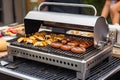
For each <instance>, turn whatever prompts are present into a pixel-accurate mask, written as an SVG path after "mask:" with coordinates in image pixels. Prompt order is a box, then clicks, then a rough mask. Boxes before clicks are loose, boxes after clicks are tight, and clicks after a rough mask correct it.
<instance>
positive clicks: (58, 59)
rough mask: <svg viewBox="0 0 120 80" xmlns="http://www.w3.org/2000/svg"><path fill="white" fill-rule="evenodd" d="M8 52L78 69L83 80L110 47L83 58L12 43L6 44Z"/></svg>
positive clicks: (106, 55) (110, 49) (106, 53)
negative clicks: (31, 48)
mask: <svg viewBox="0 0 120 80" xmlns="http://www.w3.org/2000/svg"><path fill="white" fill-rule="evenodd" d="M8 52H9V54H10V55H12V56H13V57H14V56H17V57H22V58H27V59H31V60H35V61H39V62H44V63H47V64H52V65H56V66H60V67H64V68H68V69H71V70H75V71H78V72H79V73H80V75H81V76H82V77H81V79H83V80H84V79H85V78H86V77H87V76H86V74H89V69H91V68H92V67H94V66H95V65H97V64H98V63H99V62H102V61H103V60H104V59H106V58H108V57H110V56H111V52H112V47H106V48H105V49H104V50H102V51H98V52H97V51H96V52H95V53H94V55H91V57H90V58H87V59H84V60H80V59H73V58H69V57H64V56H59V55H54V54H50V53H45V52H41V51H36V50H30V49H27V48H22V47H17V46H13V45H9V46H8Z"/></svg>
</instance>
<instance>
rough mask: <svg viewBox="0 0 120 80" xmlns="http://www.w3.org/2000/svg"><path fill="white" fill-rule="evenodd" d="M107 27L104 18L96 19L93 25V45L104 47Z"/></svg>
mask: <svg viewBox="0 0 120 80" xmlns="http://www.w3.org/2000/svg"><path fill="white" fill-rule="evenodd" d="M108 32H109V28H108V25H107V23H106V20H105V18H103V17H100V18H98V20H97V21H96V24H95V27H94V45H95V47H98V48H104V46H105V45H106V43H108V41H107V36H108V35H109V33H108Z"/></svg>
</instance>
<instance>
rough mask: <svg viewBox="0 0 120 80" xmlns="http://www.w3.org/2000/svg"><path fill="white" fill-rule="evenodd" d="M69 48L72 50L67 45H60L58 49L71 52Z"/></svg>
mask: <svg viewBox="0 0 120 80" xmlns="http://www.w3.org/2000/svg"><path fill="white" fill-rule="evenodd" d="M71 48H72V46H69V45H62V46H61V47H60V49H62V50H65V51H68V50H71Z"/></svg>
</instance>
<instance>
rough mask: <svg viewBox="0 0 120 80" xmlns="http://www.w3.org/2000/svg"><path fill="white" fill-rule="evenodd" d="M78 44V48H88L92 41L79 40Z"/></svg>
mask: <svg viewBox="0 0 120 80" xmlns="http://www.w3.org/2000/svg"><path fill="white" fill-rule="evenodd" d="M79 43H80V44H79V46H80V47H83V48H88V47H90V46H92V45H93V41H86V40H80V41H79Z"/></svg>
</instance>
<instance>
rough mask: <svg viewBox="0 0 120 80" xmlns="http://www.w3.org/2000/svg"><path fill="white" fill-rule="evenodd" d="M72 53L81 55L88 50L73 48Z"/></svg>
mask: <svg viewBox="0 0 120 80" xmlns="http://www.w3.org/2000/svg"><path fill="white" fill-rule="evenodd" d="M71 51H72V52H74V53H78V54H80V53H84V52H86V49H85V48H82V47H73V48H71Z"/></svg>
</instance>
